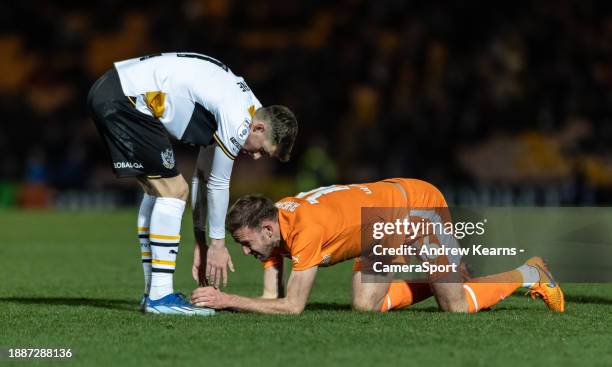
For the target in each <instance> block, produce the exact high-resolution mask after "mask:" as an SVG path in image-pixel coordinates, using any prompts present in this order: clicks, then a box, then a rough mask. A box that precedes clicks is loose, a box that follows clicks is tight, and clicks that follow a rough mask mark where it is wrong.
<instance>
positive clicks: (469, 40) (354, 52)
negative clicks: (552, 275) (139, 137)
mask: <svg viewBox="0 0 612 367" xmlns="http://www.w3.org/2000/svg"><path fill="white" fill-rule="evenodd" d="M611 8H612V3H610V2H606V1H600V2H595V1H588V0H586V1H585V0H583V1H567V0H555V1H535V2H518V3H517V2H510V1H505V2H480V1H466V2H453V3H448V2H439V1H404V0H382V1H372V0H371V1H365V0H345V1H298V0H275V1H260V0H251V1H223V0H181V1H157V2H155V1H141V0H130V1H83V2H73V1H14V2H8V3H7V4H4V5H3V9H2V11H1V12H0V28H1V29H0V70H1V73H2V76H1V77H0V112H1V115H2V120H1V122H0V126H1V130H0V207H14V206H17V207H24V208H33V207H60V208H104V207H117V206H123V205H132V204H135V203H136V201H137V199H138V187H137V186H136V184H135V183H134V182H132V181H133V180H116V179H115V178H114V176H113V174H112V170H111V165H110V163H109V162H108V161H107V156H106V151H105V149H104V146H103V145H102V141H101V139H100V138H99V137H98V136H97V133H96V131H95V128H94V125H93V123H92V122H91V121H90V120H89V118H88V115H87V112H86V106H85V99H86V96H87V92H88V90H89V87H90V86H91V84H92V83H93V82H94V81H95V80H96V79H97V77H98V76H100V75H101V74H102V73H103V72H104V71H106V70H107V69H109V68H110V67H112V63H113V62H114V61H117V60H122V59H126V58H131V57H136V56H142V55H145V54H149V53H157V52H164V51H193V52H200V53H204V54H207V55H211V56H213V57H215V58H218V59H220V60H221V61H222V62H224V63H225V64H226V65H228V66H229V67H230V68H231V69H232V71H233V72H234V73H235V74H237V75H242V76H244V78H245V79H246V80H247V82H248V83H249V85H250V87H251V88H252V90H253V91H254V93H255V95H256V96H258V98H259V99H260V101H261V102H262V103H263V104H264V105H268V104H285V105H287V106H289V107H290V108H291V109H292V110H294V111H295V113H296V115H297V116H298V120H299V123H300V132H299V136H298V142H297V145H296V147H295V150H294V155H293V158H292V161H291V162H290V163H287V164H280V163H277V162H275V161H273V160H264V161H258V162H256V163H255V162H253V161H251V160H250V159H248V158H246V157H243V158H241V159H239V160H237V162H236V165H235V169H234V178H233V180H232V195H233V196H236V195H240V194H243V193H247V192H263V193H266V194H268V195H270V196H272V197H273V198H279V197H281V196H283V195H287V194H292V193H295V192H297V191H304V190H309V189H312V188H314V187H317V186H320V185H327V184H332V183H340V182H342V183H348V182H367V181H374V180H378V179H381V178H386V177H394V176H402V177H415V178H421V179H425V180H428V181H430V182H432V183H434V184H436V185H437V186H439V187H440V188H441V189H442V190H443V191H444V193H445V194H446V195H447V197H448V199H449V202H451V203H453V204H489V205H605V204H609V203H610V202H612V154H611V153H612V150H611V148H612V144H611V143H612V121H611V116H612V114H611V112H612V111H611V110H612V108H611V106H612V93H611V91H612V89H611V87H612V59H611V55H612V9H611ZM196 154H197V151H196V150H195V149H193V148H190V147H186V146H179V147H178V164H179V168H181V170H182V172H183V174H184V175H185V176H186V177H187V178H189V177H190V176H191V173H192V170H193V165H194V160H195V157H196Z"/></svg>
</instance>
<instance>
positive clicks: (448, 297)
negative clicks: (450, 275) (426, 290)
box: [431, 283, 468, 312]
mask: <svg viewBox="0 0 612 367" xmlns="http://www.w3.org/2000/svg"><path fill="white" fill-rule="evenodd" d="M431 288H432V290H433V293H434V296H435V297H436V301H437V302H438V306H440V309H441V310H442V311H445V312H468V304H467V300H466V299H465V292H464V291H463V284H462V283H432V284H431Z"/></svg>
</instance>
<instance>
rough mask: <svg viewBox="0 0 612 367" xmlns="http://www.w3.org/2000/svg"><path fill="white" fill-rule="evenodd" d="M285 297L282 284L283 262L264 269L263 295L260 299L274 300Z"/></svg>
mask: <svg viewBox="0 0 612 367" xmlns="http://www.w3.org/2000/svg"><path fill="white" fill-rule="evenodd" d="M283 297H285V284H284V283H283V260H282V258H281V261H280V262H279V263H277V264H274V265H272V266H269V267H267V268H265V269H264V276H263V293H262V295H261V298H266V299H274V298H283Z"/></svg>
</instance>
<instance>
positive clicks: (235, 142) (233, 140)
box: [230, 136, 242, 151]
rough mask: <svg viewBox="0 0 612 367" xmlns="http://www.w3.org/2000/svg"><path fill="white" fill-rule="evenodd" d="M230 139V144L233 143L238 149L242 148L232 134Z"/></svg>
mask: <svg viewBox="0 0 612 367" xmlns="http://www.w3.org/2000/svg"><path fill="white" fill-rule="evenodd" d="M230 141H231V142H232V144H234V146H235V147H236V149H238V151H240V149H242V145H240V143H239V142H238V140H236V139H235V138H234V137H233V136H232V137H231V138H230Z"/></svg>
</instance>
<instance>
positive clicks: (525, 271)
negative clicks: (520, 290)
mask: <svg viewBox="0 0 612 367" xmlns="http://www.w3.org/2000/svg"><path fill="white" fill-rule="evenodd" d="M517 270H518V271H520V272H521V275H522V276H523V285H522V287H525V288H529V287H531V286H532V285H534V283H537V282H539V281H540V272H539V271H538V269H536V268H535V267H533V266H529V265H527V264H523V265H521V266H519V267H518V268H517Z"/></svg>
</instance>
